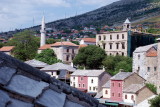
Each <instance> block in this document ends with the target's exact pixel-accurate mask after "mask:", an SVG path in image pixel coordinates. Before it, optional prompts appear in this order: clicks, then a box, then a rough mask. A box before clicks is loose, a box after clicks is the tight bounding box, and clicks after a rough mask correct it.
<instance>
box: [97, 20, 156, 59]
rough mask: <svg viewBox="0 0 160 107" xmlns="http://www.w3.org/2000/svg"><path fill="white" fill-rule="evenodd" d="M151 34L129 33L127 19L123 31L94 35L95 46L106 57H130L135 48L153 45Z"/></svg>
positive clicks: (129, 28) (129, 26)
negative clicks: (102, 51)
mask: <svg viewBox="0 0 160 107" xmlns="http://www.w3.org/2000/svg"><path fill="white" fill-rule="evenodd" d="M154 40H155V36H154V35H152V34H147V33H142V32H133V31H131V23H130V22H129V20H128V19H127V20H126V21H125V22H124V24H123V31H112V32H103V33H100V34H97V35H96V45H97V46H99V47H101V48H102V49H104V50H105V51H106V54H107V55H114V56H115V55H122V56H132V52H133V51H134V50H135V48H136V47H139V46H144V45H148V44H152V43H154Z"/></svg>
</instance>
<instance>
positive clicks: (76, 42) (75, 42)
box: [71, 41, 79, 45]
mask: <svg viewBox="0 0 160 107" xmlns="http://www.w3.org/2000/svg"><path fill="white" fill-rule="evenodd" d="M71 42H72V43H74V44H76V45H79V42H78V41H71Z"/></svg>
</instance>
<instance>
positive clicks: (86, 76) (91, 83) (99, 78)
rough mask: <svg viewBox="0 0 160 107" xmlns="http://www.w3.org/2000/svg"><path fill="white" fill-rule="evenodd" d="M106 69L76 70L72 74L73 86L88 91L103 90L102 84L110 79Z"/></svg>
mask: <svg viewBox="0 0 160 107" xmlns="http://www.w3.org/2000/svg"><path fill="white" fill-rule="evenodd" d="M110 77H111V76H110V75H109V74H108V73H107V72H105V71H104V70H76V71H75V72H74V73H73V74H71V79H70V80H71V84H70V85H71V86H73V87H75V88H77V89H79V90H82V91H84V92H87V93H92V94H93V93H95V94H96V93H97V92H100V91H102V86H103V85H104V84H105V83H106V81H108V80H109V79H110Z"/></svg>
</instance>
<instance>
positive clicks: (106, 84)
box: [102, 80, 111, 88]
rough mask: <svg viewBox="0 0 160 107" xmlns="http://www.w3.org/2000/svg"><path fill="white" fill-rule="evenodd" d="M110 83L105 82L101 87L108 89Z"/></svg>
mask: <svg viewBox="0 0 160 107" xmlns="http://www.w3.org/2000/svg"><path fill="white" fill-rule="evenodd" d="M110 82H111V80H109V81H107V83H105V84H104V85H103V86H102V87H104V88H110Z"/></svg>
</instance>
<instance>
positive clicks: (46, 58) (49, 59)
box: [35, 49, 60, 65]
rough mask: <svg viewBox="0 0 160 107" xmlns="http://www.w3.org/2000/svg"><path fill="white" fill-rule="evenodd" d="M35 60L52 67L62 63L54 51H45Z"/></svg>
mask: <svg viewBox="0 0 160 107" xmlns="http://www.w3.org/2000/svg"><path fill="white" fill-rule="evenodd" d="M35 59H37V60H39V61H42V62H45V63H47V64H50V65H51V64H54V63H57V62H60V60H58V59H57V58H56V55H55V53H54V51H53V50H52V49H46V50H43V51H42V52H41V53H40V54H37V55H36V57H35Z"/></svg>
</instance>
